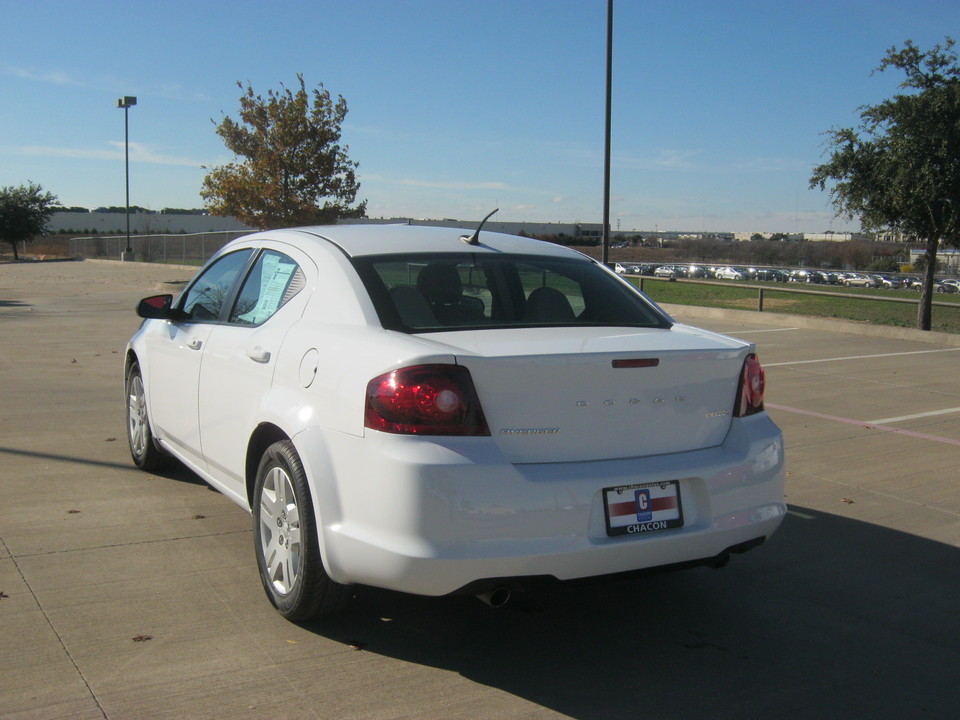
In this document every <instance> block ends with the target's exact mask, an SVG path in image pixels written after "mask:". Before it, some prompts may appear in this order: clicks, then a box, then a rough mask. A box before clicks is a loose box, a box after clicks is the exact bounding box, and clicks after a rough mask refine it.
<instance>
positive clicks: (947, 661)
mask: <svg viewBox="0 0 960 720" xmlns="http://www.w3.org/2000/svg"><path fill="white" fill-rule="evenodd" d="M958 567H960V551H958V549H957V548H956V547H954V546H952V545H946V544H942V543H937V542H934V541H931V540H927V539H924V538H920V537H917V536H915V535H910V534H906V533H902V532H897V531H894V530H890V529H887V528H884V527H880V526H877V525H871V524H867V523H863V522H859V521H856V520H852V519H848V518H844V517H840V516H837V515H831V514H827V513H822V512H818V511H815V510H809V509H804V508H792V512H791V514H790V515H789V516H788V517H787V519H786V521H785V522H784V524H783V527H782V528H781V530H780V531H779V532H778V534H777V535H776V536H774V537H773V538H772V539H771V540H770V541H769V542H768V543H767V544H766V545H765V546H763V547H761V548H760V549H758V550H755V551H753V552H751V553H749V554H747V555H744V556H735V557H734V558H733V559H732V560H731V562H730V564H729V565H728V566H727V567H726V568H724V569H723V570H720V571H715V570H710V569H707V568H699V569H694V570H688V571H685V572H679V573H671V574H664V575H657V576H648V577H644V578H641V579H636V580H631V581H622V582H617V583H615V584H602V585H591V586H582V585H580V586H572V587H566V586H560V587H557V588H555V589H553V590H551V592H550V594H549V596H548V597H547V598H545V604H544V606H543V607H542V608H541V609H539V610H536V611H526V612H521V611H517V610H511V609H510V608H505V609H501V610H494V609H492V608H489V607H487V606H485V605H483V604H481V603H480V602H479V601H478V600H476V599H474V598H465V597H450V598H422V597H414V596H408V595H402V594H398V593H391V592H387V591H380V590H371V589H362V590H360V591H358V593H357V597H356V598H355V602H354V605H353V606H352V608H351V609H350V610H349V611H348V612H347V614H345V615H344V616H342V617H339V618H337V619H335V620H326V621H322V622H316V623H313V624H311V625H308V626H307V627H308V628H309V629H310V630H312V631H313V632H316V633H317V634H319V635H321V636H324V637H328V638H330V639H333V640H335V641H338V642H341V643H344V644H345V645H348V646H350V647H352V648H353V649H355V650H356V651H358V652H368V653H376V654H379V655H382V656H385V657H390V658H397V659H400V660H402V661H405V662H410V663H418V664H422V665H425V666H430V667H435V668H440V669H443V670H446V671H450V672H455V673H459V674H460V675H461V676H463V677H465V678H467V679H469V680H471V681H473V682H476V683H481V684H483V685H486V686H489V687H493V688H497V689H499V690H502V691H504V692H508V693H511V694H513V695H515V696H517V697H520V698H523V699H525V700H527V701H529V702H532V703H536V704H538V705H541V706H543V707H546V708H550V709H551V710H554V711H556V712H559V713H563V714H564V715H567V716H570V717H574V718H583V719H587V718H590V719H605V718H610V719H613V718H618V719H619V718H624V717H650V718H711V719H712V720H715V719H717V718H731V719H733V718H737V719H738V720H739V719H744V718H761V717H766V718H779V719H782V718H853V717H872V718H888V717H889V718H893V717H897V718H902V717H911V718H918V717H936V718H947V717H955V713H956V709H957V707H958V706H960V705H958V703H960V690H958V683H957V680H958V679H960V676H958V674H957V658H958V657H960V613H958V612H957V611H956V607H957V606H956V603H957V598H958V597H960V573H958V572H957V568H958Z"/></svg>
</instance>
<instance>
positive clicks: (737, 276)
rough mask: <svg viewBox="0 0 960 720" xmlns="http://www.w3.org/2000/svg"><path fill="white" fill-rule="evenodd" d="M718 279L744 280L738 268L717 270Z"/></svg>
mask: <svg viewBox="0 0 960 720" xmlns="http://www.w3.org/2000/svg"><path fill="white" fill-rule="evenodd" d="M716 277H717V279H719V280H743V273H742V272H741V271H740V270H738V269H737V268H732V267H725V268H720V269H719V270H717V274H716Z"/></svg>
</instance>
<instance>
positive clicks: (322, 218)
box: [200, 74, 367, 228]
mask: <svg viewBox="0 0 960 720" xmlns="http://www.w3.org/2000/svg"><path fill="white" fill-rule="evenodd" d="M297 81H298V83H299V86H300V87H299V89H297V90H296V92H294V91H292V90H290V89H289V88H286V87H284V86H283V85H282V84H281V88H282V89H281V90H280V91H279V92H274V91H273V90H270V91H268V93H267V97H266V99H264V98H263V97H261V96H260V95H257V94H256V93H254V91H253V88H252V87H250V85H249V84H248V85H247V87H246V89H244V87H243V85H242V84H240V83H237V86H238V87H239V88H240V89H241V90H244V93H243V95H242V96H241V97H240V116H239V117H240V120H239V122H237V121H235V120H233V118H230V117H224V119H223V121H222V122H221V123H220V124H219V125H217V134H218V135H219V136H220V137H221V138H223V141H224V143H225V144H226V146H227V148H228V149H229V150H231V151H232V152H233V153H234V155H236V156H237V158H243V160H242V161H238V162H232V163H228V164H227V165H222V166H219V167H215V168H213V169H212V170H211V171H210V172H209V173H208V174H207V176H206V177H205V178H204V180H203V189H202V190H201V191H200V195H201V196H202V197H203V199H204V201H205V202H206V204H207V207H208V208H209V209H210V212H211V213H213V214H214V215H234V216H235V217H237V218H238V219H240V220H241V221H242V222H244V223H247V224H248V225H253V226H254V227H259V228H268V227H282V226H291V225H311V224H316V223H329V222H334V221H335V220H337V219H338V218H342V217H364V216H365V215H366V205H367V203H366V201H363V202H361V203H359V204H357V205H353V203H354V202H355V200H356V196H357V192H358V191H359V189H360V184H359V182H357V178H356V174H355V170H356V168H357V166H358V164H357V163H355V162H351V161H350V160H349V159H348V157H347V150H348V147H347V146H346V145H341V144H340V126H341V124H342V123H343V119H344V117H345V116H346V114H347V103H346V101H345V100H344V99H343V97H342V96H340V97H339V99H338V100H337V101H336V102H334V101H333V100H332V99H331V97H330V93H329V92H328V91H327V90H325V89H324V87H323V84H322V83H320V84H319V86H318V87H317V88H314V89H313V90H312V92H310V93H308V92H307V89H306V85H305V84H304V82H303V75H299V74H298V75H297ZM311 96H312V100H311ZM321 203H322V204H321Z"/></svg>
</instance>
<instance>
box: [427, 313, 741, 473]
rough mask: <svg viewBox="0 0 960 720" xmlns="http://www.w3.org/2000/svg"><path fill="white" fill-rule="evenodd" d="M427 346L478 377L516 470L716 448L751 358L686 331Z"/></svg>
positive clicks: (573, 332)
mask: <svg viewBox="0 0 960 720" xmlns="http://www.w3.org/2000/svg"><path fill="white" fill-rule="evenodd" d="M421 337H422V338H426V337H428V336H421ZM429 338H430V340H432V341H439V342H441V343H442V344H444V345H448V346H450V347H451V349H452V350H453V352H454V353H455V354H456V356H457V362H458V363H459V364H462V365H464V366H466V367H467V368H468V369H469V370H470V373H471V375H472V377H473V381H474V384H475V385H476V388H477V393H478V395H479V397H480V403H481V405H482V407H483V411H484V414H485V415H486V419H487V422H488V424H489V426H490V433H491V435H492V437H493V439H494V440H495V441H496V442H497V444H498V445H499V447H500V449H501V451H502V452H503V454H504V455H505V457H506V458H507V459H508V460H509V461H510V462H514V463H544V462H576V461H591V460H603V459H614V458H626V457H640V456H648V455H659V454H665V453H676V452H683V451H689V450H697V449H700V448H706V447H712V446H715V445H718V444H720V443H721V442H723V439H724V437H725V436H726V433H727V431H728V429H729V426H730V421H731V416H732V412H733V408H734V401H735V397H736V392H737V384H738V381H739V377H740V371H741V368H742V365H743V360H744V357H745V356H746V355H747V353H749V352H751V350H752V345H750V344H749V343H745V342H742V341H739V340H734V339H732V338H728V337H725V336H722V335H717V334H714V333H709V332H705V331H701V330H696V329H694V328H689V327H686V326H682V325H674V326H673V327H672V328H670V329H639V330H637V329H622V330H621V329H611V328H587V329H585V328H575V329H572V328H532V329H523V330H517V329H514V330H489V331H488V330H477V331H468V332H457V333H445V334H443V335H439V334H434V335H431V336H429Z"/></svg>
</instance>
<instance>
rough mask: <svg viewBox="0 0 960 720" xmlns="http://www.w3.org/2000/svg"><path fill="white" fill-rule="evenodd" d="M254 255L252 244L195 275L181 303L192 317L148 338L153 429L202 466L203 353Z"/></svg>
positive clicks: (162, 325) (161, 326)
mask: <svg viewBox="0 0 960 720" xmlns="http://www.w3.org/2000/svg"><path fill="white" fill-rule="evenodd" d="M252 254H253V248H245V249H241V250H237V251H235V252H231V253H228V254H227V255H224V256H223V257H221V258H219V259H217V260H216V261H215V262H214V263H213V264H211V265H210V266H209V267H208V268H207V269H206V270H204V271H203V273H201V274H200V275H198V276H197V278H196V279H194V281H193V282H192V283H191V284H190V286H189V287H188V288H187V290H186V291H185V292H184V294H183V296H182V297H181V298H180V300H179V302H178V303H177V307H178V308H179V309H181V310H183V311H184V312H185V313H187V314H188V315H189V319H187V320H177V321H174V320H167V321H164V322H158V323H154V324H153V325H152V327H151V329H150V331H149V333H148V334H147V335H146V336H145V338H144V342H145V345H146V349H147V351H146V353H145V357H146V358H147V359H148V363H147V368H146V370H147V374H146V377H145V381H146V383H147V388H148V393H149V398H150V408H151V413H150V414H151V420H152V426H153V431H154V433H155V434H156V436H157V437H158V438H159V439H161V440H162V441H163V442H164V443H165V444H166V445H168V446H170V447H171V449H173V450H175V451H176V452H177V453H178V454H180V455H181V456H182V457H183V459H184V460H186V461H187V462H188V463H190V464H193V465H194V466H195V467H196V468H197V469H199V470H201V471H202V470H203V469H204V468H205V464H204V462H203V456H202V452H201V446H200V424H199V415H198V407H197V395H198V388H199V382H200V368H201V365H202V358H203V354H204V350H205V348H206V344H207V340H208V339H209V337H210V334H211V333H212V332H213V330H214V329H215V328H216V327H217V323H219V322H220V317H221V315H222V314H223V312H224V310H225V306H226V305H227V303H228V302H229V299H230V297H231V296H232V294H233V293H234V292H235V291H236V284H237V281H238V280H239V279H240V278H241V277H242V276H243V270H244V268H245V267H246V266H247V264H248V263H249V261H250V258H251V256H252Z"/></svg>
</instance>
